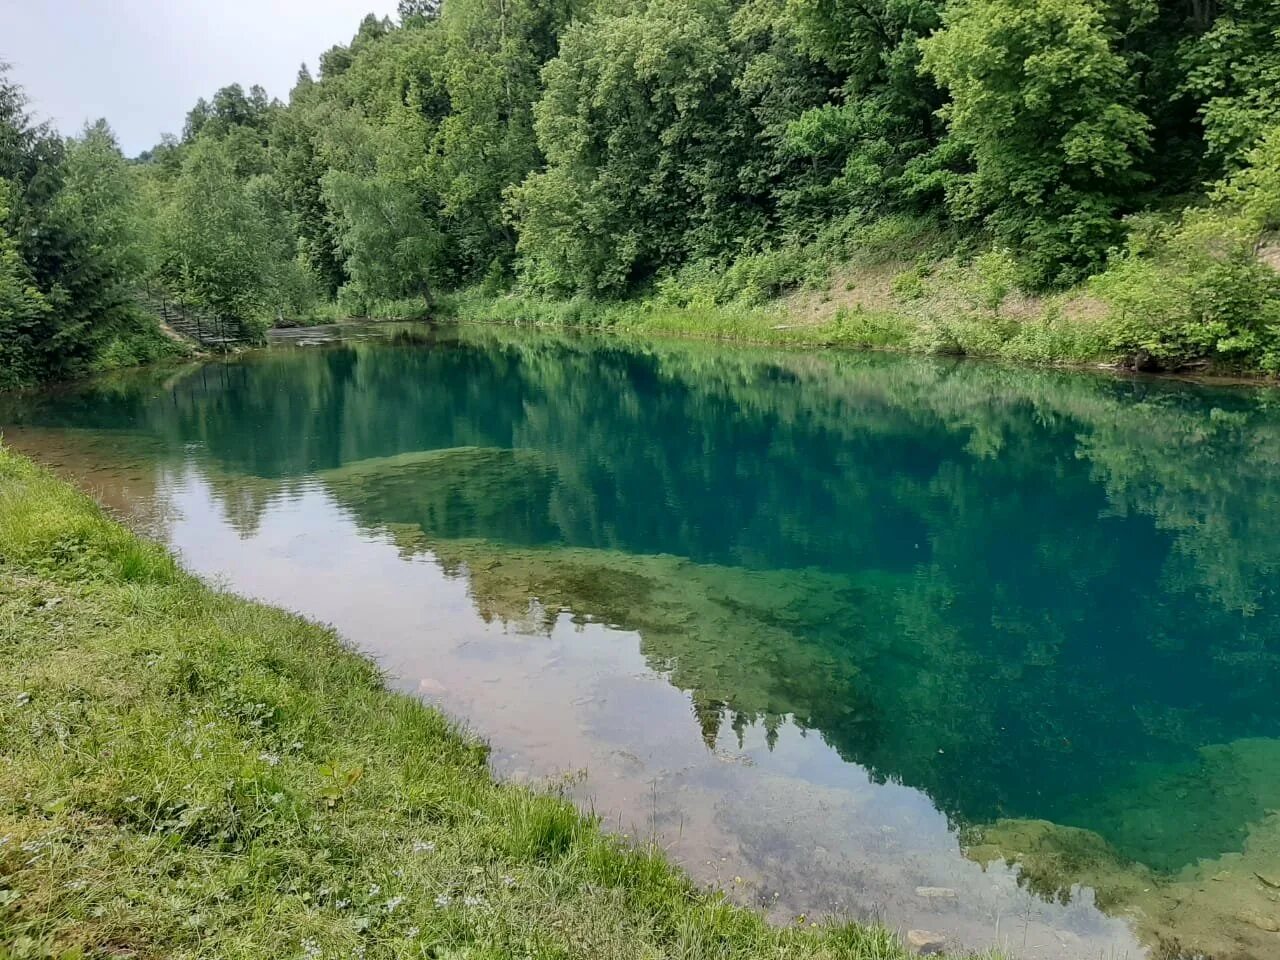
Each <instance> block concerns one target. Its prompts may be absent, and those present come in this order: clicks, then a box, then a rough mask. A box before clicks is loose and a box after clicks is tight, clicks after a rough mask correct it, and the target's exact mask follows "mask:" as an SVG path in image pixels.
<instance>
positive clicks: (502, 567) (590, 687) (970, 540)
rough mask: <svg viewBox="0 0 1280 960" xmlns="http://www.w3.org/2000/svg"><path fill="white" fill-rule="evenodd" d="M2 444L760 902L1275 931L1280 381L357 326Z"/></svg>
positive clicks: (780, 906)
mask: <svg viewBox="0 0 1280 960" xmlns="http://www.w3.org/2000/svg"><path fill="white" fill-rule="evenodd" d="M0 430H3V433H4V439H5V441H6V442H7V443H9V444H10V445H12V446H14V447H15V448H17V449H19V450H21V451H24V452H26V453H29V454H31V455H32V456H34V457H35V458H37V459H38V460H41V461H43V462H45V463H48V464H50V465H52V466H53V467H55V468H56V469H58V470H59V471H61V472H62V473H64V474H65V475H70V476H73V477H74V478H76V479H77V480H78V481H79V482H80V483H81V484H82V485H84V486H85V487H86V488H87V489H89V490H90V491H91V492H93V493H95V494H96V495H97V496H98V497H99V498H100V499H101V500H102V501H103V502H104V503H106V504H107V505H108V506H109V507H111V508H112V509H114V510H116V511H118V512H120V513H122V514H125V515H127V516H128V517H130V518H131V519H132V520H133V522H135V523H136V524H137V525H139V526H141V527H142V528H143V529H144V530H145V531H147V532H149V533H150V534H151V535H153V536H156V537H158V538H160V539H162V540H164V541H165V542H167V543H168V544H170V545H171V546H172V547H173V548H174V549H175V550H176V551H177V552H178V553H179V554H180V555H181V557H182V560H183V562H184V563H185V565H186V566H187V567H188V568H189V569H191V570H193V571H194V572H196V573H198V574H200V575H201V576H204V577H206V578H209V579H211V580H214V581H217V582H220V583H223V584H225V585H226V586H227V587H229V588H230V589H232V590H235V591H236V592H239V593H243V594H246V595H250V596H254V597H259V598H262V599H265V600H268V601H270V602H273V603H277V604H281V605H283V606H286V607H289V608H291V609H295V610H298V611H300V612H302V613H304V614H306V615H307V616H309V617H312V618H315V619H318V620H322V621H325V622H328V623H332V624H333V625H334V626H335V627H337V629H339V630H340V631H341V632H342V633H343V634H344V635H345V636H346V637H348V638H349V639H350V641H351V642H352V643H353V644H354V645H355V646H356V647H358V648H359V649H361V650H363V651H365V652H367V653H368V654H370V655H371V656H373V657H375V658H376V659H377V660H378V661H379V662H380V663H381V664H382V665H383V666H384V667H385V669H386V670H387V672H388V675H389V678H390V682H391V683H392V684H393V685H395V686H397V687H400V688H402V689H404V690H407V691H414V692H417V693H418V694H420V695H421V696H423V697H425V698H427V699H429V700H431V701H432V702H435V703H438V704H440V705H441V706H442V707H443V708H444V709H446V710H447V711H448V712H450V713H451V714H453V715H454V716H457V717H459V718H462V719H463V720H464V721H465V722H466V724H467V725H468V726H469V728H470V729H472V730H473V731H474V732H475V733H476V734H477V735H479V736H481V737H483V738H485V739H487V740H488V741H489V742H490V743H491V744H492V746H493V766H494V769H495V771H496V772H497V773H498V774H499V775H500V776H504V777H509V778H513V779H518V780H533V781H541V782H548V783H549V784H551V785H552V786H553V787H554V788H555V789H560V790H563V791H565V792H566V793H567V794H568V795H570V796H572V797H574V798H575V799H576V800H578V801H579V802H580V803H581V804H582V805H583V806H584V807H586V808H588V809H590V810H593V811H594V812H596V813H597V814H598V815H599V816H600V817H601V818H602V819H603V820H604V822H605V823H606V825H607V826H608V827H609V828H610V829H614V830H617V831H619V832H622V833H625V834H629V835H631V836H633V837H638V838H644V839H648V838H650V837H655V836H656V837H657V838H658V839H659V840H660V841H661V842H662V843H663V844H664V845H666V846H667V848H668V849H669V850H670V851H671V855H672V857H673V858H674V859H676V860H677V861H679V862H680V863H682V864H683V865H684V866H685V867H686V868H687V869H688V870H689V871H690V872H691V873H692V874H693V875H694V876H695V877H697V878H698V879H699V880H701V881H704V882H707V883H714V884H718V885H720V886H722V887H723V888H725V889H726V890H727V891H728V892H729V893H730V895H731V896H733V897H735V898H736V899H738V900H740V901H742V902H745V903H749V904H752V905H756V906H759V907H761V908H763V909H764V910H766V911H767V912H768V913H769V914H770V916H771V917H773V918H774V919H775V920H777V921H779V922H789V923H794V922H799V921H798V918H799V916H800V915H804V916H806V917H807V918H810V919H812V918H815V917H827V916H838V917H851V918H859V919H868V918H871V919H879V920H882V921H884V922H885V923H887V924H889V925H891V926H893V927H896V928H899V929H901V930H904V931H905V930H908V929H916V930H927V931H930V932H932V933H936V934H938V935H940V936H943V937H945V938H947V940H948V942H949V943H950V945H951V946H953V947H962V948H982V947H986V946H989V945H992V944H999V945H1003V946H1004V947H1005V948H1006V949H1008V950H1009V951H1010V953H1012V954H1013V955H1014V956H1019V957H1035V958H1040V957H1043V958H1067V960H1073V958H1085V957H1090V958H1096V957H1100V956H1105V957H1125V956H1127V957H1144V956H1151V957H1153V958H1155V957H1179V956H1186V957H1193V956H1212V957H1216V958H1232V960H1246V958H1259V960H1261V958H1275V957H1278V956H1280V933H1277V932H1274V931H1275V930H1276V929H1277V927H1280V597H1278V596H1277V589H1278V588H1280V392H1274V391H1269V390H1265V389H1260V388H1245V387H1236V388H1227V387H1206V386H1191V385H1186V384H1177V383H1171V382H1167V381H1158V380H1150V379H1136V378H1120V377H1112V376H1106V375H1091V374H1084V373H1059V372H1045V371H1036V370H1028V369H1021V368H1011V367H1003V366H996V365H987V364H981V363H975V362H965V361H958V360H957V361H948V360H936V359H922V358H909V357H897V356H888V355H865V354H843V353H834V352H831V353H814V352H786V351H770V350H758V349H746V348H732V347H727V346H722V345H709V344H697V343H646V344H637V343H631V342H628V341H623V340H607V339H591V338H585V337H569V336H560V335H555V334H548V333H537V332H522V331H519V330H508V329H501V328H488V327H474V328H457V329H450V328H441V329H430V328H426V327H416V326H407V325H382V326H371V327H367V328H361V327H352V328H348V329H347V330H346V331H344V332H343V334H342V336H341V337H340V338H339V337H334V336H332V334H331V333H328V334H326V333H325V332H323V331H321V332H314V331H307V332H302V333H299V334H295V335H293V336H290V337H287V338H284V339H282V340H281V341H280V342H277V343H274V344H273V345H272V346H270V347H269V348H266V349H262V350H257V351H253V352H250V353H247V354H244V355H242V356H239V357H236V358H233V359H229V360H226V361H218V362H210V363H206V364H203V365H196V366H191V367H186V368H181V369H177V370H175V369H172V368H170V369H159V370H144V371H137V372H132V373H127V374H122V375H119V376H115V377H112V378H108V379H103V380H100V381H96V382H93V383H90V384H86V385H79V386H73V387H66V388H60V389H57V390H52V391H47V392H44V393H40V394H33V395H27V396H21V397H10V398H7V399H4V400H3V401H0Z"/></svg>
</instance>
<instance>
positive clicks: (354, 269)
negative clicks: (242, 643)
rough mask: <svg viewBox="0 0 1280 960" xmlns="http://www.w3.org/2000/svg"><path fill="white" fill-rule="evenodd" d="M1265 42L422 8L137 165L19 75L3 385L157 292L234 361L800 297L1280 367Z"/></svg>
mask: <svg viewBox="0 0 1280 960" xmlns="http://www.w3.org/2000/svg"><path fill="white" fill-rule="evenodd" d="M1278 41H1280V4H1278V3H1274V2H1256V0H945V2H944V0H445V2H444V3H443V4H441V3H439V2H436V0H404V2H402V3H401V4H400V8H399V15H398V17H396V18H394V19H392V18H383V19H379V18H378V17H376V16H373V15H370V16H368V17H366V18H365V19H364V20H363V21H362V22H361V23H360V24H359V28H358V30H357V32H356V33H355V35H354V37H353V38H352V39H351V40H350V42H348V43H346V44H340V45H337V46H334V47H332V48H331V49H329V50H328V51H326V52H324V53H322V54H321V55H320V56H319V61H318V69H317V70H316V71H315V73H314V75H313V73H312V72H311V71H309V70H308V69H307V67H306V66H305V65H304V66H303V67H302V68H301V69H300V71H299V73H298V78H297V82H296V85H295V86H294V88H293V90H292V91H291V92H290V94H289V97H288V101H287V102H280V101H279V100H276V99H273V98H271V97H270V96H269V95H268V94H267V93H266V91H264V90H263V89H262V88H261V87H258V86H250V87H248V88H247V89H246V88H245V87H244V86H242V85H240V84H236V83H233V84H231V85H229V86H226V87H223V88H222V89H220V90H218V91H216V92H214V93H212V95H211V96H210V97H209V98H208V99H202V100H200V101H199V102H197V103H196V104H195V105H194V106H193V107H192V109H191V111H190V112H189V114H188V115H187V117H186V122H185V124H184V126H183V129H182V131H181V135H180V136H165V137H164V138H162V139H161V141H160V142H159V143H157V144H156V145H155V146H154V148H152V149H150V150H148V151H146V152H144V153H143V154H142V155H140V156H138V157H136V158H126V157H125V156H124V155H123V154H122V153H121V150H120V148H119V146H118V145H117V142H116V140H115V138H114V136H113V134H112V131H111V128H110V126H109V125H108V123H107V121H105V120H102V121H98V122H96V123H94V124H92V125H89V126H87V127H86V128H85V129H84V130H83V132H82V133H80V134H79V135H77V136H73V137H66V138H64V137H62V136H60V135H59V134H58V133H57V132H55V131H54V129H53V128H52V127H51V126H49V125H48V124H45V123H42V122H41V121H40V119H39V118H38V117H36V116H33V114H32V110H31V107H30V104H29V103H28V101H27V99H26V97H25V95H24V92H23V89H22V87H21V84H20V82H19V80H18V78H16V77H15V76H14V75H13V72H12V71H5V72H3V73H0V386H20V385H24V384H27V383H32V382H36V381H40V380H48V379H63V378H68V377H73V376H77V375H81V374H84V373H87V372H91V371H93V370H97V369H103V368H110V367H114V366H122V365H126V364H131V363H137V362H143V361H147V360H150V359H154V358H156V357H159V356H163V355H164V354H165V353H167V352H171V351H173V350H175V349H178V348H177V347H176V346H175V345H174V343H173V342H172V341H171V340H170V339H169V338H166V337H164V336H162V335H161V334H160V332H159V328H158V325H157V323H156V318H155V316H154V313H153V312H152V311H151V309H150V308H149V307H148V304H149V303H152V302H153V301H154V298H155V297H156V296H162V297H164V298H166V299H172V300H174V301H177V302H180V303H182V304H184V305H187V306H188V307H189V308H190V309H192V310H195V311H202V312H204V313H205V314H206V315H208V316H212V317H217V318H220V319H222V320H223V321H229V322H232V323H234V324H235V325H236V326H237V328H238V329H239V330H240V331H241V332H242V333H243V335H244V337H245V338H246V339H250V340H251V339H254V338H256V337H259V336H261V333H262V331H264V330H265V329H266V327H267V326H269V325H272V324H280V323H300V322H304V323H305V322H315V321H317V320H324V319H333V318H338V317H345V316H365V315H396V314H399V315H432V316H449V315H474V314H491V315H494V316H500V317H509V318H515V319H521V318H534V319H536V318H539V317H552V318H555V319H557V320H559V321H561V322H577V323H583V324H594V325H610V324H619V323H623V322H624V321H625V320H626V318H628V317H634V316H645V317H648V318H649V320H650V321H651V322H652V323H655V324H657V325H659V326H663V325H665V326H666V327H673V328H678V329H680V330H681V331H682V332H692V333H697V332H699V330H700V329H701V330H704V331H707V332H711V333H715V332H717V331H718V330H721V329H722V328H723V327H724V325H725V323H726V322H727V321H726V320H725V319H724V318H725V317H729V316H746V315H752V312H753V311H756V312H758V311H761V310H767V309H769V308H770V305H774V307H773V308H774V309H776V305H777V304H778V303H783V302H786V298H787V297H796V296H802V297H803V296H808V297H809V299H810V301H812V302H813V303H815V304H817V307H815V316H817V317H818V318H819V319H820V320H821V321H822V323H823V324H824V325H823V326H821V327H820V329H821V330H822V331H825V332H823V333H821V334H819V335H816V337H817V339H819V340H823V341H824V342H847V343H851V344H856V345H864V346H901V347H906V348H914V349H926V350H931V351H935V352H951V353H974V354H982V353H985V354H994V355H1009V356H1015V357H1017V358H1020V359H1032V360H1039V361H1049V362H1083V361H1095V360H1109V361H1115V362H1122V363H1126V364H1129V365H1131V366H1135V367H1138V368H1142V369H1178V368H1186V367H1195V366H1205V365H1209V366H1211V367H1213V368H1214V369H1230V370H1237V371H1243V372H1252V373H1264V374H1275V373H1277V372H1280V269H1278V268H1280V241H1277V239H1276V231H1277V228H1280V53H1277V49H1280V47H1278V46H1277V44H1278ZM875 283H879V284H880V285H881V286H883V288H884V289H883V290H881V291H880V292H879V294H877V296H871V295H869V294H866V295H864V294H865V291H866V290H868V289H869V287H868V284H871V285H874V284H875ZM806 291H807V293H806ZM873 292H874V291H873ZM779 298H782V299H781V300H780V299H779ZM778 315H779V314H777V313H770V314H765V316H767V317H770V318H776V317H777V316H778ZM654 318H658V319H656V320H655V319H654ZM673 318H674V319H673ZM902 318H906V319H905V320H904V319H902ZM904 324H905V326H904ZM786 326H788V325H787V324H775V323H772V322H769V323H768V324H767V326H766V327H764V328H762V329H769V330H774V329H783V328H784V327H786Z"/></svg>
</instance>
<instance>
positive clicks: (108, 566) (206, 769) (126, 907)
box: [0, 450, 906, 960]
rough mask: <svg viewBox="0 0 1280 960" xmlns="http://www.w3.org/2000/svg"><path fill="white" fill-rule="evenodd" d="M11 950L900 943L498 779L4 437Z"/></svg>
mask: <svg viewBox="0 0 1280 960" xmlns="http://www.w3.org/2000/svg"><path fill="white" fill-rule="evenodd" d="M0 570H3V574H4V576H3V578H0V639H3V643H2V644H0V664H2V665H3V669H2V670H0V724H2V725H3V729H4V730H5V731H6V737H5V738H4V741H3V743H2V744H0V944H4V947H3V950H4V953H5V956H6V957H13V958H15V960H16V958H44V957H61V958H67V957H80V956H108V955H110V956H118V955H121V954H122V953H125V952H128V953H130V954H133V955H138V956H166V957H190V956H218V957H237V958H255V957H262V958H267V957H270V958H276V957H305V958H319V957H348V956H367V957H370V958H372V957H456V958H463V957H467V958H473V960H479V958H494V960H497V958H508V957H533V958H552V957H554V958H563V960H568V958H574V957H581V958H584V960H587V958H590V960H600V958H618V960H624V958H625V960H633V958H636V957H654V958H657V957H664V958H681V957H684V958H694V957H697V958H704V957H711V956H714V957H719V958H743V960H746V958H754V957H760V958H763V957H769V958H786V957H794V958H796V960H799V958H805V960H809V958H825V960H894V958H898V957H905V956H906V951H905V950H904V948H903V947H902V946H900V944H899V943H898V940H897V938H896V937H895V936H894V935H893V934H892V933H890V932H888V931H886V930H884V929H880V928H870V927H863V926H856V925H854V926H826V925H824V926H822V927H820V928H812V924H804V925H802V926H804V927H805V928H804V929H800V928H798V927H795V926H792V927H790V928H787V929H778V928H771V927H769V926H767V925H766V924H765V923H764V921H763V920H762V919H761V918H760V917H759V916H757V915H755V914H753V913H751V912H749V911H745V910H742V909H740V908H738V907H734V906H731V905H729V904H728V903H727V902H726V901H725V900H724V899H723V898H722V897H721V896H719V895H714V894H708V893H706V892H703V891H699V890H697V889H695V888H694V887H693V886H692V885H691V884H690V883H689V882H688V881H687V880H686V879H683V878H682V877H681V875H680V874H679V873H678V872H677V871H675V870H674V869H673V868H672V867H671V866H670V865H669V864H668V863H667V862H666V860H665V859H664V857H663V856H662V854H661V852H660V851H659V850H657V849H656V848H654V847H653V846H652V845H643V846H639V847H632V846H629V845H627V844H626V843H625V842H623V841H622V840H620V839H618V838H610V837H607V836H605V835H604V834H602V833H601V832H600V831H599V829H598V828H597V827H596V826H595V825H594V824H592V823H590V822H589V821H587V820H585V819H584V818H583V817H582V816H581V815H579V814H578V813H577V812H576V811H575V810H574V809H573V807H572V806H571V805H570V804H569V803H568V802H567V801H564V800H562V799H559V798H557V797H555V796H553V795H548V794H544V793H538V792H535V791H531V790H529V789H525V788H520V787H515V786H505V785H502V786H500V785H497V784H495V783H494V782H493V780H492V779H491V778H490V775H489V772H488V770H487V768H486V764H485V756H486V753H485V749H484V748H483V747H482V746H481V745H480V744H478V743H476V742H475V741H474V740H472V739H470V738H469V737H467V736H465V735H464V734H462V733H461V732H459V731H458V730H457V729H455V728H454V727H453V726H452V725H451V724H450V723H449V722H448V721H446V720H445V719H444V718H443V717H442V716H441V715H440V714H439V713H438V712H436V711H434V710H432V709H431V708H428V707H425V706H423V705H422V704H421V703H419V702H417V701H416V700H414V699H412V698H409V697H404V696H400V695H397V694H393V693H390V692H388V691H387V690H386V689H384V688H383V686H382V682H381V678H380V676H379V674H378V672H377V670H376V669H375V668H374V667H373V665H372V664H370V663H369V662H368V661H366V660H364V659H362V658H361V657H359V656H357V655H355V654H354V653H352V652H350V651H348V650H347V649H345V648H344V647H343V646H342V644H341V643H340V642H339V640H338V639H337V638H336V637H335V636H334V635H333V634H332V633H331V632H329V631H327V630H324V629H322V628H320V627H317V626H314V625H312V624H309V623H306V622H304V621H302V620H300V619H299V618H297V617H295V616H292V615H289V614H286V613H283V612H281V611H279V610H274V609H271V608H268V607H264V606H261V605H258V604H254V603H250V602H248V601H245V600H241V599H238V598H235V597H232V596H229V595H227V594H223V593H219V592H216V591H214V590H212V589H210V588H209V587H207V586H205V585H203V584H202V583H200V582H199V581H197V580H196V579H195V578H193V577H191V576H189V575H187V574H185V573H183V572H181V571H180V570H179V569H178V568H177V566H176V564H175V563H174V561H173V559H172V558H171V557H170V556H169V555H168V554H167V553H166V552H165V551H164V550H163V549H161V548H160V547H158V546H156V545H154V544H150V543H147V542H144V541H141V540H139V539H138V538H136V537H135V536H134V535H133V534H131V533H129V532H127V531H126V530H125V529H124V528H122V527H121V526H119V525H118V524H116V523H115V522H113V521H111V520H109V519H108V518H106V517H105V516H104V515H103V514H102V512H101V511H100V510H99V509H98V508H97V507H95V506H94V505H93V504H92V503H91V502H90V501H89V500H88V499H86V498H85V497H84V496H82V495H80V494H78V493H76V492H74V491H73V490H71V488H70V487H68V486H67V485H66V484H64V483H63V482H62V481H59V480H55V479H54V478H53V477H51V476H50V475H48V474H47V473H45V472H43V471H41V470H40V469H38V468H36V467H34V466H33V465H31V464H30V463H29V462H27V461H25V460H23V459H21V458H19V457H17V456H15V455H14V454H12V453H10V452H8V451H5V450H0Z"/></svg>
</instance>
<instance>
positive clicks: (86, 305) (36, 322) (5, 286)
mask: <svg viewBox="0 0 1280 960" xmlns="http://www.w3.org/2000/svg"><path fill="white" fill-rule="evenodd" d="M139 178H140V174H139V172H138V171H137V170H135V169H133V168H130V167H129V166H128V165H127V164H126V162H125V159H124V157H123V156H122V155H121V153H120V149H119V147H118V146H117V145H116V142H115V138H114V136H113V135H112V133H111V131H110V129H109V128H108V127H107V126H106V124H105V123H102V122H99V123H97V124H94V125H92V126H89V127H86V128H85V130H84V132H83V133H82V134H81V135H80V136H79V137H73V138H71V139H69V140H63V139H62V138H60V137H58V136H57V135H56V134H55V133H54V132H53V131H52V130H51V129H50V128H49V127H48V126H47V125H43V124H38V123H35V122H33V120H32V119H31V117H30V115H29V113H28V111H27V104H26V100H25V97H24V96H23V93H22V90H21V88H19V87H18V86H17V85H15V84H14V83H12V82H11V81H10V80H9V79H8V77H7V74H6V72H5V69H4V68H3V64H0V388H5V387H12V386H18V385H21V384H24V383H28V382H31V381H33V380H38V379H45V378H52V377H66V376H72V375H76V374H79V373H82V372H84V371H86V370H87V369H90V368H92V367H93V366H95V365H113V364H118V363H121V362H128V361H129V360H130V359H150V358H152V357H153V356H155V355H156V354H157V353H158V352H161V351H162V350H163V349H164V348H163V345H162V344H161V343H158V342H157V341H158V340H159V337H158V334H156V333H155V332H154V329H153V325H149V324H148V323H147V322H146V320H145V319H144V318H143V317H142V316H141V315H140V314H139V312H138V311H137V309H136V308H135V307H134V305H133V298H132V294H131V291H130V284H131V282H132V281H133V279H134V278H135V277H136V275H137V274H138V272H139V270H140V269H141V252H142V245H141V243H140V236H141V234H140V232H139V231H140V229H141V227H142V226H143V223H142V220H141V217H140V212H139V208H138V205H137V203H136V202H135V195H136V191H137V187H138V183H139Z"/></svg>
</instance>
